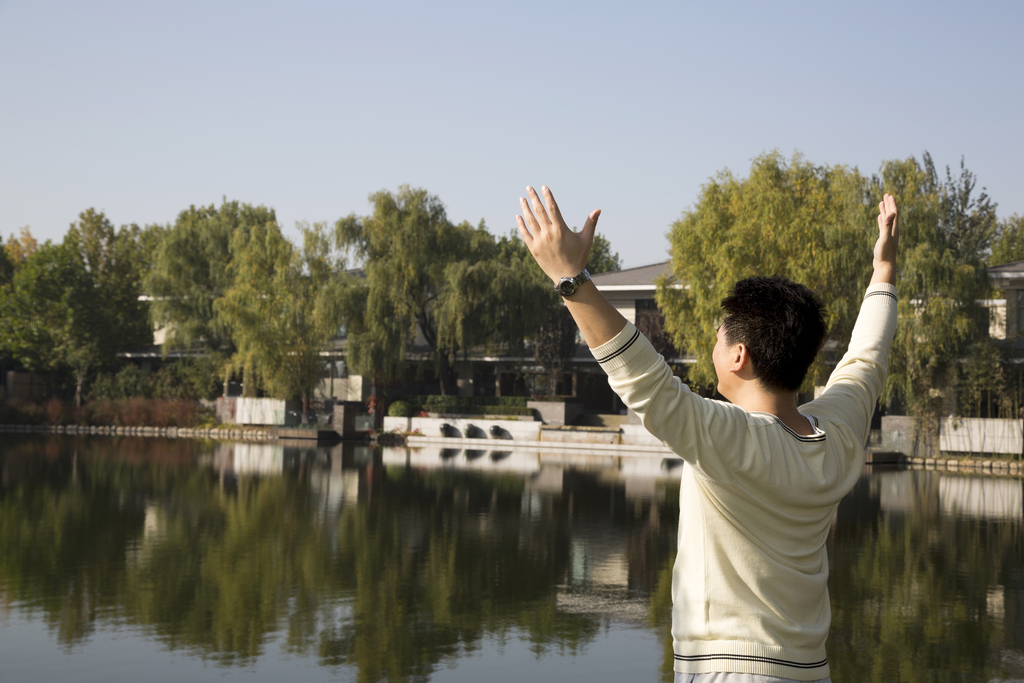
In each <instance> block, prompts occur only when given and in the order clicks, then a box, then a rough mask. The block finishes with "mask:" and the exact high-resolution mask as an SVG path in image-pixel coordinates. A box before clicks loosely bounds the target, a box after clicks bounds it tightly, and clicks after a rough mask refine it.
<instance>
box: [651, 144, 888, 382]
mask: <svg viewBox="0 0 1024 683" xmlns="http://www.w3.org/2000/svg"><path fill="white" fill-rule="evenodd" d="M897 196H898V195H897ZM873 225H874V224H873V219H872V218H871V213H870V207H869V205H868V202H867V188H866V185H865V181H864V179H863V178H862V177H861V176H860V174H859V173H858V172H857V171H856V170H850V169H848V168H846V167H844V166H816V165H813V164H811V163H810V162H807V161H805V160H804V159H803V158H802V157H800V156H799V155H796V156H794V157H793V158H792V159H791V160H790V161H789V162H788V163H787V162H786V161H785V160H784V159H783V158H782V157H781V156H780V155H779V154H778V153H777V152H772V153H769V154H764V155H761V156H760V157H758V158H757V159H755V160H754V161H753V163H752V165H751V168H750V175H749V177H748V178H745V179H738V178H736V177H735V176H733V174H732V173H730V172H729V171H722V172H720V173H719V174H718V175H717V176H716V177H715V178H713V179H711V180H709V181H708V182H707V184H705V185H704V187H703V188H702V190H701V195H700V198H699V200H698V202H697V205H696V206H695V207H694V208H693V209H691V210H689V211H687V212H685V213H684V214H683V217H682V218H681V219H680V220H679V221H677V222H676V223H675V224H674V225H673V226H672V229H671V232H670V233H669V239H670V241H671V245H672V268H673V278H672V279H671V280H667V279H666V280H662V281H661V282H659V285H658V293H657V302H658V307H659V309H660V310H661V311H663V313H664V327H665V330H666V331H668V332H669V333H670V334H671V335H672V338H673V341H674V343H675V346H676V347H677V348H680V349H688V350H689V351H690V352H691V353H693V354H694V355H696V357H697V363H696V364H695V365H694V366H693V367H692V368H691V370H690V374H689V377H690V378H691V379H692V380H693V381H694V382H695V383H696V384H698V385H703V386H712V385H714V384H715V381H716V378H715V372H714V366H713V364H712V362H711V350H712V348H713V347H714V343H715V332H716V330H717V328H718V324H719V322H720V318H721V306H720V304H721V301H722V299H724V298H725V297H726V296H727V295H728V293H729V290H730V289H731V288H732V286H733V284H734V283H735V282H736V281H737V280H740V279H742V278H745V277H750V276H753V275H783V276H786V277H788V278H790V279H792V280H794V281H796V282H800V283H802V284H804V285H806V286H808V287H810V288H811V289H813V290H814V291H815V292H817V293H818V295H819V296H820V297H821V298H822V300H823V302H824V304H825V308H826V323H827V325H828V330H829V332H828V339H829V340H832V341H834V342H837V343H838V344H840V345H841V348H845V346H846V344H847V343H848V341H849V335H850V332H851V331H852V329H853V323H854V321H855V319H856V315H857V311H858V309H859V302H860V300H861V296H862V294H863V288H864V287H865V286H866V284H867V281H868V275H869V273H870V269H871V245H872V244H873V243H874V239H875V238H876V237H877V234H876V232H877V231H876V230H875V228H874V227H873ZM677 283H678V284H681V285H682V287H681V288H680V287H676V284H677ZM824 361H825V359H824V358H819V360H818V362H817V363H815V365H814V366H812V368H811V371H810V372H809V373H808V379H807V382H806V385H807V386H808V387H809V386H811V385H813V384H822V383H824V379H825V376H826V372H827V370H826V367H825V362H824Z"/></svg>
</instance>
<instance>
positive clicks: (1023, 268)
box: [988, 261, 1024, 275]
mask: <svg viewBox="0 0 1024 683" xmlns="http://www.w3.org/2000/svg"><path fill="white" fill-rule="evenodd" d="M988 272H990V273H994V274H996V275H1001V274H1003V273H1024V261H1014V262H1013V263H1003V264H1001V265H998V266H989V267H988Z"/></svg>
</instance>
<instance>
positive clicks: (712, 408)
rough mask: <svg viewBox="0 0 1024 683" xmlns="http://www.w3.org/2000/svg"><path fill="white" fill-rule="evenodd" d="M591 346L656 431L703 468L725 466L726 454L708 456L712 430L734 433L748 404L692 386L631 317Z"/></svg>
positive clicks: (625, 399) (629, 403) (628, 402)
mask: <svg viewBox="0 0 1024 683" xmlns="http://www.w3.org/2000/svg"><path fill="white" fill-rule="evenodd" d="M591 352H592V353H593V354H594V357H595V358H596V359H597V362H598V363H599V364H600V365H601V368H602V369H603V370H604V371H605V372H606V373H607V374H608V384H609V385H611V388H612V389H613V390H614V391H615V393H617V394H618V395H619V397H620V398H622V401H623V403H625V404H626V405H627V406H629V408H631V409H632V410H633V411H634V412H636V414H637V415H639V416H640V419H641V420H642V421H643V425H644V427H646V428H647V430H648V431H649V432H650V433H651V434H653V435H654V436H655V437H657V438H658V439H661V441H663V442H664V443H665V445H666V446H668V447H669V448H671V449H672V451H673V452H674V453H676V455H678V456H679V457H681V458H683V460H685V461H687V462H688V463H690V464H692V465H697V466H698V467H699V468H700V469H703V470H705V471H709V470H710V471H717V470H718V469H719V468H721V467H724V463H723V462H722V458H721V457H720V455H721V454H718V455H716V456H715V457H710V458H706V457H704V456H705V455H706V454H710V450H709V449H708V448H705V446H704V445H705V444H711V443H712V442H713V439H712V438H711V434H717V435H718V436H719V441H721V438H722V435H724V434H734V433H735V432H736V427H737V426H738V425H740V424H741V423H743V422H744V419H743V417H742V415H744V413H742V409H739V408H736V406H733V405H731V404H726V403H722V402H720V401H712V400H710V399H705V398H701V397H700V396H697V395H696V394H694V393H693V392H692V391H690V388H689V387H687V386H686V384H684V383H683V382H682V381H681V380H680V379H679V378H678V377H676V376H675V375H673V374H672V370H671V368H670V367H669V365H668V363H666V362H665V359H664V358H662V356H661V355H660V354H659V353H658V352H657V351H655V350H654V347H653V346H651V343H650V342H649V341H647V338H646V337H644V336H643V335H642V334H640V331H639V330H637V329H636V327H635V326H634V325H633V324H631V323H627V324H626V327H625V328H623V330H622V331H621V332H620V333H619V334H618V335H616V336H615V337H614V338H613V339H611V340H610V341H608V342H607V343H605V344H602V345H601V346H599V347H597V348H595V349H591ZM705 451H708V453H705Z"/></svg>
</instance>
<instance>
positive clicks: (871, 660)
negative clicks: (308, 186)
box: [0, 434, 1024, 683]
mask: <svg viewBox="0 0 1024 683" xmlns="http://www.w3.org/2000/svg"><path fill="white" fill-rule="evenodd" d="M679 474H680V468H679V466H678V461H675V460H662V459H661V458H612V457H608V456H600V455H589V456H588V455H579V456H569V455H564V454H557V453H551V454H538V453H537V452H530V451H525V450H511V451H494V450H477V451H473V450H468V451H463V450H459V449H447V450H440V449H426V448H424V449H414V450H406V449H384V450H381V449H371V448H368V447H364V446H356V445H352V444H346V445H344V446H336V447H333V448H314V447H305V448H303V447H283V446H271V445H267V444H248V443H238V444H232V443H218V444H214V443H210V442H199V441H192V440H181V441H176V440H171V439H141V438H111V437H77V438H75V437H63V436H53V437H43V436H30V435H15V434H4V435H2V441H0V681H4V682H5V683H10V682H19V683H20V682H22V681H47V682H50V681H54V680H64V681H130V680H131V681H134V680H137V679H140V678H143V679H145V680H147V681H165V680H166V681H179V680H182V679H187V680H197V681H204V680H211V681H212V680H216V681H224V680H231V679H235V678H244V679H246V680H253V679H254V678H255V679H266V680H271V679H273V680H282V679H283V680H287V681H289V683H302V682H305V681H319V680H332V681H336V680H341V681H360V682H366V683H370V682H375V681H389V682H395V681H428V680H429V681H437V682H447V681H452V682H455V681H478V680H483V679H486V680H490V681H521V680H523V679H524V677H525V679H527V680H537V681H615V680H625V679H630V680H648V681H659V680H660V681H670V680H671V678H672V674H671V661H672V652H671V640H670V635H669V623H670V618H671V590H670V589H671V586H670V584H671V568H672V561H673V558H674V554H675V548H676V525H677V521H678V520H677V516H678V495H679ZM1022 514H1024V486H1022V480H1021V479H1018V478H1009V477H993V476H981V475H967V474H958V473H952V472H948V473H947V472H936V471H927V470H900V469H876V470H874V471H870V470H868V471H866V472H865V474H864V476H863V477H862V478H861V480H860V482H859V483H858V485H857V486H856V487H855V488H854V490H853V491H851V492H850V494H849V495H848V496H847V497H846V498H845V499H844V500H843V502H842V504H841V505H840V507H839V510H838V512H837V514H836V517H835V521H834V524H833V530H832V534H831V538H830V540H829V558H830V563H831V567H832V574H831V577H830V583H829V586H830V595H831V600H832V612H833V622H832V633H831V636H830V639H829V643H828V655H829V660H830V663H831V665H832V671H833V676H832V677H833V680H834V681H837V683H838V682H842V681H977V682H979V683H982V682H984V683H988V682H990V681H993V680H996V681H1011V680H1015V679H1024V562H1022V560H1024V543H1022V533H1021V522H1022Z"/></svg>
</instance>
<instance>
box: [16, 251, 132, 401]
mask: <svg viewBox="0 0 1024 683" xmlns="http://www.w3.org/2000/svg"><path fill="white" fill-rule="evenodd" d="M0 319H2V320H3V321H4V324H3V325H0V350H2V352H3V353H6V354H9V355H10V356H11V357H13V358H15V359H17V360H18V361H19V362H21V363H22V364H23V365H24V366H25V367H26V368H28V369H29V370H31V371H33V372H46V371H50V370H57V369H60V368H62V367H66V368H69V369H70V370H71V371H72V372H73V374H74V379H75V405H76V406H78V405H81V400H82V387H83V385H84V383H85V378H86V376H87V374H88V372H89V371H90V370H91V369H93V368H95V367H97V366H99V365H102V364H104V363H105V362H108V361H110V360H111V359H112V357H113V355H114V353H115V352H116V350H117V346H116V345H114V339H115V338H116V335H117V334H118V330H117V329H116V328H115V327H113V326H112V324H111V321H110V319H109V317H108V311H107V310H106V306H105V305H104V302H103V301H102V300H101V299H100V298H99V297H98V296H97V295H96V292H95V287H94V283H93V279H92V277H90V274H89V272H88V271H87V270H86V268H85V264H84V263H83V261H82V260H81V257H80V255H79V254H78V253H77V252H76V251H75V250H74V249H73V248H72V247H71V246H70V245H69V244H61V245H54V244H51V243H50V242H47V243H45V244H44V245H43V246H42V247H40V248H39V249H38V250H36V252H35V253H34V254H33V255H32V257H30V258H29V259H27V260H26V261H25V263H24V264H22V266H21V267H20V268H19V269H18V272H17V273H16V274H15V275H14V279H13V280H12V282H11V284H10V285H9V286H8V287H5V288H3V290H2V293H0Z"/></svg>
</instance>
